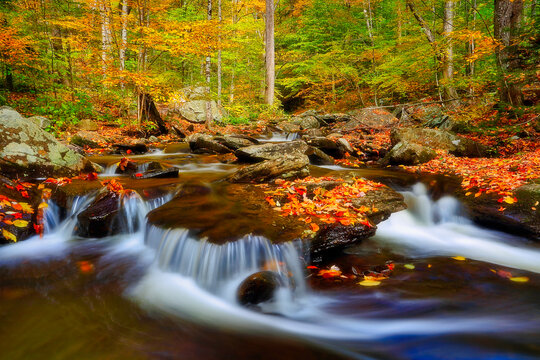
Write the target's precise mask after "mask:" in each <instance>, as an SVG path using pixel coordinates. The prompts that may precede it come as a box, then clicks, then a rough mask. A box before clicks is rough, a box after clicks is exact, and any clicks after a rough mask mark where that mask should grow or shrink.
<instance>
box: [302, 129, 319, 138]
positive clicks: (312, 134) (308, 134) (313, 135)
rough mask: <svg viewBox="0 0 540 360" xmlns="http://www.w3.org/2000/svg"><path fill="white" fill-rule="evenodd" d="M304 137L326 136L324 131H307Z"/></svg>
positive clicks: (303, 134)
mask: <svg viewBox="0 0 540 360" xmlns="http://www.w3.org/2000/svg"><path fill="white" fill-rule="evenodd" d="M302 136H308V137H318V136H324V131H323V130H321V129H307V130H306V131H304V132H303V133H302Z"/></svg>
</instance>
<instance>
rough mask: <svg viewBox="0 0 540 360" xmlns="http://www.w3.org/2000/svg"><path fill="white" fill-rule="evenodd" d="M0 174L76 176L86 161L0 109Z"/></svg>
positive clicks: (48, 136) (28, 123)
mask: <svg viewBox="0 0 540 360" xmlns="http://www.w3.org/2000/svg"><path fill="white" fill-rule="evenodd" d="M0 159H2V160H1V161H0V171H1V172H2V173H3V174H4V175H8V176H11V175H13V177H59V176H73V175H77V174H78V173H79V172H80V171H82V170H83V169H84V168H85V166H86V165H87V163H88V161H87V160H86V159H85V158H84V157H83V156H81V155H80V154H77V153H76V152H74V151H73V150H71V149H69V148H68V147H67V146H66V145H64V144H62V143H60V142H59V141H57V140H56V139H55V138H54V136H52V135H51V134H49V133H47V132H46V131H44V130H43V129H41V128H40V127H39V126H38V125H36V123H34V122H33V121H31V120H28V119H25V118H23V117H22V116H21V115H20V114H19V113H18V112H16V111H15V110H13V109H10V108H6V107H4V108H2V109H0Z"/></svg>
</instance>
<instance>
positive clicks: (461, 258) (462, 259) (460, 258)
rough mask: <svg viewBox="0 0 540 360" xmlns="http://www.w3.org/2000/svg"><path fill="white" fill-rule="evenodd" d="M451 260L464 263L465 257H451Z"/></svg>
mask: <svg viewBox="0 0 540 360" xmlns="http://www.w3.org/2000/svg"><path fill="white" fill-rule="evenodd" d="M452 259H454V260H457V261H465V260H467V259H466V258H465V257H463V256H453V257H452Z"/></svg>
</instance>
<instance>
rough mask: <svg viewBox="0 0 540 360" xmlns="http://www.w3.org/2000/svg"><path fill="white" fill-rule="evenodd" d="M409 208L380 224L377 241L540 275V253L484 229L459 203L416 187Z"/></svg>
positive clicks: (425, 254) (410, 251)
mask: <svg viewBox="0 0 540 360" xmlns="http://www.w3.org/2000/svg"><path fill="white" fill-rule="evenodd" d="M403 195H404V197H405V201H406V203H407V205H408V207H409V208H408V209H407V210H404V211H400V212H398V213H395V214H392V215H391V216H390V218H389V219H388V220H387V221H384V222H383V223H381V224H379V226H378V229H377V234H376V235H375V237H374V239H375V240H376V241H377V242H378V243H380V244H381V245H386V246H388V247H390V248H392V251H394V252H395V251H398V252H402V253H404V254H405V255H407V256H413V257H419V258H421V257H431V256H464V257H467V258H470V259H475V260H480V261H484V262H488V263H494V264H499V265H503V266H508V267H511V268H516V269H523V270H528V271H532V272H539V273H540V251H539V250H538V249H534V248H529V247H528V246H527V245H526V244H524V243H523V240H522V239H518V238H516V237H513V236H511V235H508V234H505V233H502V232H498V231H493V230H488V229H484V228H480V227H478V226H476V225H475V224H474V223H473V222H472V221H471V220H469V219H468V218H467V217H465V214H464V211H463V210H462V206H461V204H460V203H459V201H458V200H457V199H455V198H453V197H450V196H446V197H443V198H441V199H440V200H438V201H433V200H431V199H430V197H429V195H428V192H427V189H426V187H425V186H424V185H422V184H416V185H415V186H414V187H413V189H412V191H408V192H404V193H403Z"/></svg>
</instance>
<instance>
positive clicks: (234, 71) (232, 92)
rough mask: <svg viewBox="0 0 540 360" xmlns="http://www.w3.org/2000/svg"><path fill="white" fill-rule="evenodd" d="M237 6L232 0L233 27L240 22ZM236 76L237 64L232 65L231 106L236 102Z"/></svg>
mask: <svg viewBox="0 0 540 360" xmlns="http://www.w3.org/2000/svg"><path fill="white" fill-rule="evenodd" d="M237 4H238V0H232V16H231V21H232V23H233V25H234V24H236V22H237V21H238V17H237ZM236 54H238V51H236ZM235 75H236V62H234V63H233V64H232V71H231V85H230V88H229V103H231V104H232V103H233V102H234V79H235Z"/></svg>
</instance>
